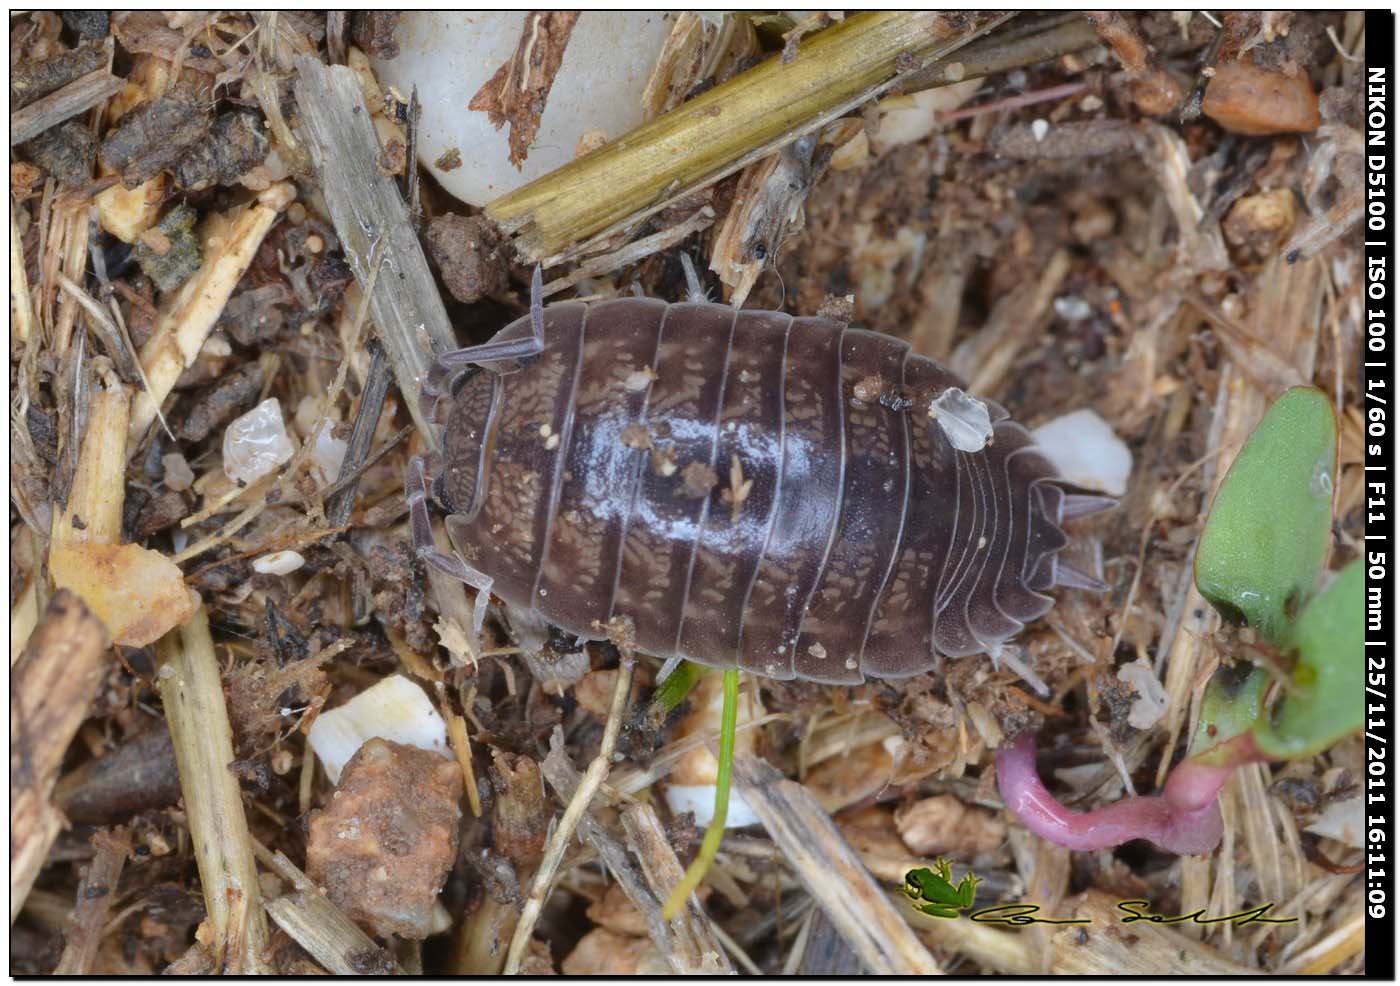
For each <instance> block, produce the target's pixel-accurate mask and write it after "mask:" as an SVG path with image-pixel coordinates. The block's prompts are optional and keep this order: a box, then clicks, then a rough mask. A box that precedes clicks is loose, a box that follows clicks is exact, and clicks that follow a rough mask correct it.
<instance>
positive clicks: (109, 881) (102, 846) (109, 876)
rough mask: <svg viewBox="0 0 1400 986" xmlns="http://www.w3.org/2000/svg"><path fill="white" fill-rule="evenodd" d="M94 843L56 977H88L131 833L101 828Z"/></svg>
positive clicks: (124, 862)
mask: <svg viewBox="0 0 1400 986" xmlns="http://www.w3.org/2000/svg"><path fill="white" fill-rule="evenodd" d="M92 845H93V849H94V850H95V851H94V853H93V857H92V862H91V863H89V864H88V866H87V870H86V872H84V873H83V878H82V880H80V881H79V882H78V901H77V904H76V905H75V906H74V907H73V921H72V925H71V926H70V928H69V930H68V943H67V944H66V945H65V946H64V947H63V955H62V957H60V958H59V960H58V965H57V966H56V967H55V968H54V970H53V971H54V975H56V976H85V975H87V974H88V973H90V972H91V971H92V962H93V959H95V958H96V957H97V948H98V946H99V945H101V944H102V937H103V933H104V931H105V930H106V926H107V916H108V914H109V913H110V912H111V910H112V902H113V901H114V900H116V897H117V881H118V880H120V879H121V875H122V867H123V866H125V865H126V857H127V854H128V853H129V852H131V834H130V833H129V832H128V831H127V830H126V829H124V828H116V829H113V830H111V831H110V832H109V831H106V830H104V829H99V830H98V831H97V832H96V833H95V834H94V835H93V837H92Z"/></svg>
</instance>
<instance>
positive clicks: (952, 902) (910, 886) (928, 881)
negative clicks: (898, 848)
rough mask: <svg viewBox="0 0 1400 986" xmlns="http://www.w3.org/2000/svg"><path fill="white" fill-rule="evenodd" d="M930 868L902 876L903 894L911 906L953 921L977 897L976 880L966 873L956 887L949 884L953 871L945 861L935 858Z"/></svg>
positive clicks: (924, 867)
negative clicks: (911, 902) (912, 903)
mask: <svg viewBox="0 0 1400 986" xmlns="http://www.w3.org/2000/svg"><path fill="white" fill-rule="evenodd" d="M933 866H934V868H933V869H929V868H928V867H927V866H921V867H919V868H918V869H916V870H910V871H909V872H908V873H906V874H905V876H904V887H903V890H904V894H905V896H907V897H908V898H909V899H910V900H912V901H914V906H915V907H916V908H918V909H919V910H920V911H922V912H923V913H925V914H930V915H932V916H933V917H936V918H956V917H960V916H961V915H962V912H963V911H965V910H967V909H968V908H969V907H971V906H972V899H973V898H974V897H975V896H976V895H977V884H979V883H981V882H982V879H981V878H980V877H976V876H973V875H972V871H971V870H969V871H968V872H967V874H966V875H965V876H964V877H963V878H962V880H961V882H959V883H958V884H957V885H954V884H953V868H952V867H951V866H949V865H948V861H947V860H946V859H943V858H941V857H940V858H939V859H937V860H935V861H934V864H933Z"/></svg>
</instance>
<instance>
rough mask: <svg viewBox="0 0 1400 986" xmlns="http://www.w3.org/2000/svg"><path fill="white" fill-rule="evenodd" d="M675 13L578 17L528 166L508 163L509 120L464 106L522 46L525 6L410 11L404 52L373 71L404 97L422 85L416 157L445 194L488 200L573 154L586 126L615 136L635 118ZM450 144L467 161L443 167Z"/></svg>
mask: <svg viewBox="0 0 1400 986" xmlns="http://www.w3.org/2000/svg"><path fill="white" fill-rule="evenodd" d="M675 16H676V15H675V14H671V13H662V12H658V11H645V10H634V11H592V10H590V11H585V12H584V13H583V14H582V15H581V16H580V17H579V19H578V22H577V23H576V24H575V25H574V30H573V33H572V34H571V35H570V37H569V44H568V46H567V47H566V48H565V49H564V61H563V63H562V64H561V65H560V66H559V73H558V75H556V76H555V77H554V85H553V87H552V88H551V89H550V91H549V96H548V98H547V99H546V101H545V109H544V115H543V116H542V117H541V119H540V129H539V132H538V133H537V134H536V135H535V139H534V141H533V143H532V144H531V146H530V153H529V155H528V156H527V157H526V158H525V161H524V164H523V170H517V169H516V167H515V165H513V164H511V163H510V146H509V143H508V138H509V133H510V128H509V125H507V126H505V127H503V128H502V129H500V130H497V129H496V128H495V126H493V125H492V123H491V121H490V120H489V119H488V118H487V115H486V114H485V113H483V112H480V111H476V110H469V109H467V104H468V103H470V102H471V101H472V97H473V96H475V95H476V93H477V91H478V90H479V89H480V88H481V86H482V84H483V83H485V82H486V81H487V80H488V79H490V78H491V77H492V76H493V75H494V74H495V73H496V70H497V69H498V68H500V67H501V66H502V65H503V64H504V63H505V62H506V60H507V59H508V58H510V57H511V56H512V55H513V54H514V53H515V48H516V45H517V44H518V43H519V41H520V37H521V29H522V27H523V26H524V24H525V12H524V11H520V10H515V11H487V12H466V11H414V12H409V13H405V14H404V15H403V17H402V19H401V20H400V21H399V26H398V29H397V30H396V31H395V37H396V38H397V39H398V42H399V54H398V56H397V57H395V58H392V59H375V60H374V71H375V73H376V75H378V77H379V82H380V84H381V85H383V86H386V87H387V86H392V87H393V88H394V89H396V90H398V93H399V95H400V96H402V97H403V98H404V99H405V100H406V99H408V97H409V94H410V93H411V92H412V91H413V87H414V86H417V87H418V99H419V101H420V102H421V103H422V105H423V116H422V120H421V123H420V125H419V131H418V159H419V161H420V162H421V163H422V164H423V166H424V167H425V168H427V169H428V170H429V171H431V172H432V174H433V177H434V178H436V179H437V180H438V181H439V182H440V183H441V184H442V187H443V188H445V189H446V190H447V191H448V192H450V193H451V194H453V195H455V196H456V197H457V198H459V199H461V200H462V201H464V202H467V203H470V204H471V205H476V206H481V205H485V204H486V203H488V202H490V201H491V200H492V199H495V198H498V197H499V196H501V195H504V194H505V193H506V192H509V191H512V190H513V189H516V188H518V187H520V186H521V185H524V184H526V183H528V182H530V181H533V180H534V179H536V178H538V177H540V176H541V175H543V174H547V173H548V172H550V171H553V170H554V169H556V168H558V167H560V166H561V165H564V164H567V163H568V162H570V161H572V160H573V159H574V156H575V149H576V148H577V147H578V144H579V139H580V138H581V137H582V136H583V135H584V134H585V133H586V132H588V131H593V130H601V131H602V132H603V134H604V136H606V138H607V139H608V140H612V139H613V138H616V137H620V136H621V135H622V134H624V133H626V132H627V131H629V130H631V129H633V128H634V127H636V126H638V125H639V124H640V123H641V122H642V90H643V89H645V88H646V84H647V77H648V76H649V75H650V74H651V68H652V65H653V64H654V63H655V61H656V56H657V55H658V54H659V53H660V51H661V47H662V45H663V44H664V43H665V41H666V36H667V34H669V33H670V31H671V25H672V24H673V23H674V20H675ZM452 151H456V152H457V155H458V156H460V159H461V164H460V165H456V166H453V167H449V168H443V167H440V166H439V165H438V164H437V162H438V161H439V160H440V159H441V160H443V163H444V164H450V163H451V161H452V160H453V155H452V154H451V152H452ZM444 155H446V158H444Z"/></svg>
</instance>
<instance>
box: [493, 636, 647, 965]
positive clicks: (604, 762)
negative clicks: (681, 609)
mask: <svg viewBox="0 0 1400 986" xmlns="http://www.w3.org/2000/svg"><path fill="white" fill-rule="evenodd" d="M636 666H637V659H636V658H635V657H633V656H632V655H631V654H630V653H628V652H627V651H623V653H622V660H621V661H620V662H619V663H618V668H617V683H616V685H615V687H614V688H613V695H612V704H611V706H610V707H609V708H608V721H607V724H606V725H605V726H604V727H603V742H602V745H601V746H600V747H599V749H598V755H597V756H596V757H594V758H593V762H592V763H590V764H589V765H588V770H586V771H585V772H584V774H583V780H581V781H580V782H579V785H578V789H577V790H576V791H575V792H574V796H573V797H572V798H570V799H569V804H568V807H566V808H565V809H564V814H563V817H561V818H560V819H559V824H558V826H556V827H555V829H554V833H553V834H552V835H551V836H550V839H549V843H548V845H546V846H545V851H544V858H543V859H541V860H540V868H539V869H538V870H537V871H536V872H535V879H534V882H533V883H532V884H531V885H530V895H529V897H528V898H526V900H525V906H524V907H523V908H522V909H521V912H520V922H519V923H518V924H517V925H516V926H515V934H514V935H513V936H512V937H511V940H510V949H509V950H508V951H507V952H506V965H505V974H506V975H508V976H513V975H515V974H516V973H517V972H519V971H520V963H521V960H523V959H524V958H525V952H526V949H527V947H528V946H529V944H530V936H531V935H532V934H533V933H534V930H535V922H537V921H538V920H539V918H540V910H541V908H543V907H544V902H545V898H546V897H548V896H549V891H550V888H551V887H553V885H554V878H555V877H556V876H557V875H558V873H559V864H560V863H561V862H562V861H563V859H564V853H565V851H566V850H567V849H568V847H569V843H570V841H572V839H573V835H574V830H575V829H576V828H578V823H579V819H580V818H582V817H583V813H584V812H585V811H587V810H588V803H589V802H590V801H592V800H593V795H595V794H596V793H597V792H598V788H599V787H600V786H601V785H602V783H603V781H604V779H605V778H606V777H607V776H608V769H609V768H610V767H611V766H612V755H613V751H614V750H615V749H616V748H617V737H618V733H620V732H621V731H622V719H623V715H624V714H625V713H626V710H627V695H628V693H629V692H630V691H631V690H632V672H633V670H634V669H635V668H636Z"/></svg>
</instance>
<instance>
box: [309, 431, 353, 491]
mask: <svg viewBox="0 0 1400 986" xmlns="http://www.w3.org/2000/svg"><path fill="white" fill-rule="evenodd" d="M346 448H347V446H346V444H345V442H344V441H342V440H341V439H339V438H336V437H335V436H334V435H332V434H331V423H330V422H329V421H327V422H326V423H325V424H324V425H322V426H321V430H320V431H318V432H316V439H315V440H314V441H313V442H312V443H311V467H312V469H314V470H315V472H316V474H317V476H318V477H319V478H320V480H321V483H322V484H323V485H326V486H329V485H330V484H331V483H333V482H335V480H336V478H337V477H338V476H339V475H340V467H341V465H342V464H343V463H344V462H345V450H346Z"/></svg>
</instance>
